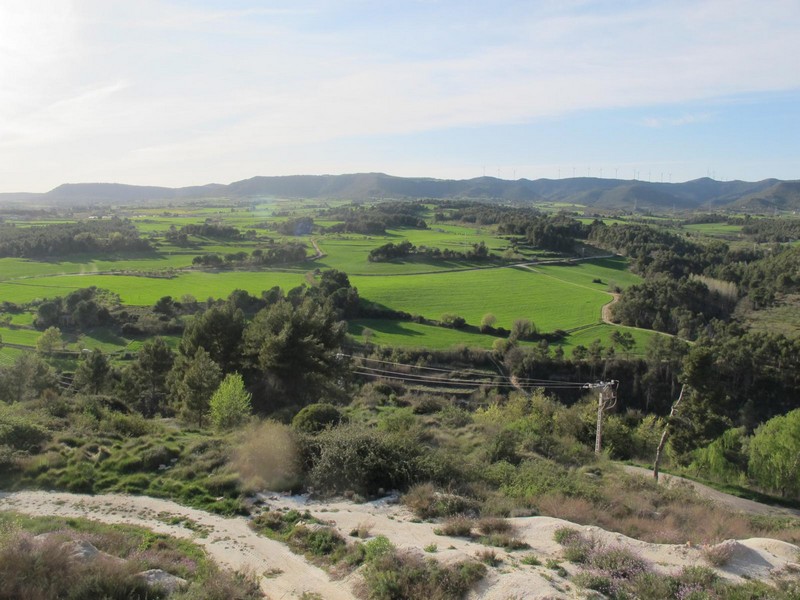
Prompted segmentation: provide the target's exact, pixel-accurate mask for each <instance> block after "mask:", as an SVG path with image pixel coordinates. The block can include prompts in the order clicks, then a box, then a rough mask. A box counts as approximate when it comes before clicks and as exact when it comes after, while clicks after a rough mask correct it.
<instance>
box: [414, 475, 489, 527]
mask: <svg viewBox="0 0 800 600" xmlns="http://www.w3.org/2000/svg"><path fill="white" fill-rule="evenodd" d="M400 501H401V502H402V503H403V504H404V505H405V506H407V507H408V508H409V509H410V510H411V512H413V513H414V514H415V515H416V516H417V517H419V518H420V519H434V518H437V517H450V516H453V515H458V514H464V513H467V512H471V511H475V510H476V509H477V504H476V502H475V501H474V500H471V499H469V498H465V497H464V496H460V495H458V494H451V493H446V492H439V491H437V490H436V488H435V487H434V485H433V484H432V483H419V484H416V485H412V486H411V487H410V488H409V490H408V492H406V493H405V494H403V496H402V498H400Z"/></svg>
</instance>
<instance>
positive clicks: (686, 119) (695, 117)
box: [642, 113, 712, 129]
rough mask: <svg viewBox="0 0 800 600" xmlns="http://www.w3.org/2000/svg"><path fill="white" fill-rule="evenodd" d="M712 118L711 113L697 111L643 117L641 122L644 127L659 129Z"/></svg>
mask: <svg viewBox="0 0 800 600" xmlns="http://www.w3.org/2000/svg"><path fill="white" fill-rule="evenodd" d="M711 118H712V114H711V113H697V114H689V115H680V116H677V117H645V118H644V119H642V124H643V125H644V126H645V127H653V128H655V129H660V128H662V127H681V126H683V125H693V124H695V123H705V122H707V121H709V120H710V119H711Z"/></svg>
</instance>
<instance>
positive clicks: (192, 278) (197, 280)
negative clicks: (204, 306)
mask: <svg viewBox="0 0 800 600" xmlns="http://www.w3.org/2000/svg"><path fill="white" fill-rule="evenodd" d="M34 281H35V283H34ZM304 282H305V275H304V273H280V272H275V271H223V272H207V271H192V272H188V273H180V274H178V275H176V276H175V277H137V276H133V275H65V276H54V277H41V278H38V279H35V280H26V281H25V282H20V281H13V282H9V281H6V282H0V300H9V301H12V302H18V303H23V302H30V301H32V300H35V299H37V298H52V297H55V296H64V295H66V294H69V293H70V292H72V291H74V290H76V289H80V288H85V287H90V286H96V287H98V288H103V289H107V290H111V291H112V292H115V293H117V294H119V296H120V298H121V299H122V302H123V303H124V304H132V305H137V306H150V305H152V304H154V303H155V302H156V300H158V299H159V298H162V297H163V296H173V297H174V298H178V299H179V298H180V297H181V296H183V295H184V294H191V295H192V296H194V297H195V298H197V299H199V300H205V299H206V298H225V297H227V296H228V294H230V293H231V292H232V291H233V290H236V289H242V290H246V291H248V292H250V293H251V294H256V295H258V294H260V293H261V292H262V290H268V289H270V288H271V287H273V286H276V285H277V286H280V287H282V288H283V289H284V290H289V289H291V288H293V287H296V286H298V285H300V284H302V283H304Z"/></svg>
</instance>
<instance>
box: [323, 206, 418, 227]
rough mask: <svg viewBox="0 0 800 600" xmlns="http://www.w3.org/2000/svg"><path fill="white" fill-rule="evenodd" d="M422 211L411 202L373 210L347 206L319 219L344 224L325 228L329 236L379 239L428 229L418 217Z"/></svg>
mask: <svg viewBox="0 0 800 600" xmlns="http://www.w3.org/2000/svg"><path fill="white" fill-rule="evenodd" d="M424 210H425V207H424V206H423V205H421V204H418V203H411V202H383V203H381V204H376V205H374V206H361V205H348V206H341V207H337V208H331V209H329V210H326V211H322V212H321V213H320V218H322V219H325V220H331V221H344V222H343V223H337V224H335V225H331V226H330V227H326V228H325V231H326V232H330V233H361V234H364V235H380V234H384V233H386V230H387V229H393V228H397V227H410V228H413V229H427V228H428V224H427V223H426V222H425V219H423V218H422V217H421V216H419V214H420V213H421V212H422V211H424Z"/></svg>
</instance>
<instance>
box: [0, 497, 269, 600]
mask: <svg viewBox="0 0 800 600" xmlns="http://www.w3.org/2000/svg"><path fill="white" fill-rule="evenodd" d="M76 543H88V544H91V546H93V547H94V548H96V549H97V550H99V551H100V552H101V553H105V555H103V554H101V555H100V556H99V557H94V558H91V559H79V558H75V557H73V556H71V554H70V552H69V551H68V550H69V548H71V547H77V546H75V544H76ZM65 548H66V549H67V550H65ZM149 569H160V570H162V571H165V572H166V573H169V574H171V575H174V576H176V577H180V578H182V579H184V580H186V582H187V584H186V586H185V588H183V589H179V590H177V591H175V592H173V593H168V592H167V591H166V590H165V589H163V588H161V589H159V588H157V587H156V588H153V587H151V586H149V585H147V583H146V582H145V580H144V579H143V578H141V577H140V576H138V575H137V573H140V572H143V571H146V570H149ZM167 596H169V597H170V598H173V599H177V600H251V599H252V600H255V599H256V598H261V597H262V595H261V591H260V590H259V588H258V585H257V584H256V583H255V581H254V580H253V578H252V577H248V576H246V575H242V574H238V573H231V572H229V571H226V570H222V569H220V568H219V567H217V566H216V564H214V563H213V562H212V561H211V560H210V559H209V558H208V557H207V556H206V554H205V553H204V552H203V551H202V550H201V549H200V548H199V547H198V546H196V545H195V544H193V543H191V542H189V541H186V540H178V539H175V538H171V537H169V536H166V535H160V534H155V533H153V532H151V531H148V530H146V529H143V528H140V527H133V526H129V525H102V524H99V523H96V522H94V521H89V520H85V519H63V518H60V517H26V516H23V515H19V514H15V513H10V512H0V598H9V599H11V598H26V599H30V600H37V599H42V600H44V599H47V598H68V599H75V600H77V599H79V598H107V599H109V600H112V599H113V600H132V599H141V600H145V599H148V600H149V599H158V598H166V597H167Z"/></svg>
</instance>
